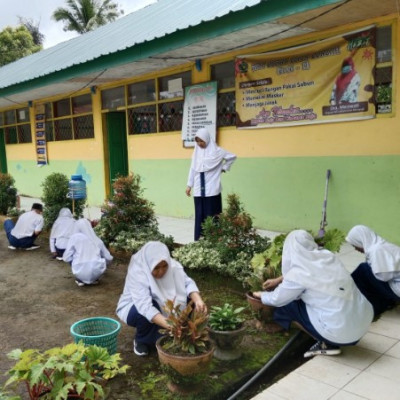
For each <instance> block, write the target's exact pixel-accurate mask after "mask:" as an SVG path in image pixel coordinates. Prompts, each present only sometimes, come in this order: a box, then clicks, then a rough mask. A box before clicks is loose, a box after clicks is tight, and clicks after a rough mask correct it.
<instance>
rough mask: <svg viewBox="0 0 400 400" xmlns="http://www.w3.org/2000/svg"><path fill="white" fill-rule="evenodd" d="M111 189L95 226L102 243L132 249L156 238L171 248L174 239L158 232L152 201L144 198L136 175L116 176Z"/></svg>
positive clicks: (135, 249)
mask: <svg viewBox="0 0 400 400" xmlns="http://www.w3.org/2000/svg"><path fill="white" fill-rule="evenodd" d="M113 192H114V193H113V195H112V196H111V198H110V199H109V200H108V201H107V202H106V203H105V204H104V205H103V206H102V211H103V216H102V218H101V219H100V221H99V223H98V224H97V226H96V227H95V231H96V233H97V235H98V236H99V237H100V238H101V239H102V240H103V241H104V243H106V244H107V245H109V246H110V247H114V248H115V249H117V250H124V251H129V252H135V251H137V250H138V249H139V248H140V247H141V246H142V245H143V244H144V243H146V242H148V241H149V240H158V241H161V242H163V243H165V244H166V245H167V246H168V248H169V249H170V250H172V247H173V238H172V237H171V236H165V235H163V234H162V233H160V232H159V229H158V222H157V218H156V215H155V212H154V209H153V203H151V202H150V201H148V200H147V199H145V198H144V197H143V189H142V188H141V178H140V176H139V175H134V174H130V175H128V176H119V177H118V178H117V179H115V180H114V182H113Z"/></svg>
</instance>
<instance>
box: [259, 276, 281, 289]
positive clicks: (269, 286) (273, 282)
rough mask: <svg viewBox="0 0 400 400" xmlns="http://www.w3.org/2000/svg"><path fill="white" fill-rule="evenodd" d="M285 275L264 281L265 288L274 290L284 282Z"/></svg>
mask: <svg viewBox="0 0 400 400" xmlns="http://www.w3.org/2000/svg"><path fill="white" fill-rule="evenodd" d="M282 280H283V277H282V276H280V277H279V278H275V279H267V280H266V281H265V282H264V283H263V289H265V290H267V291H270V290H274V289H275V288H276V287H277V286H278V285H280V284H281V283H282Z"/></svg>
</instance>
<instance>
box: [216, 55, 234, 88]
mask: <svg viewBox="0 0 400 400" xmlns="http://www.w3.org/2000/svg"><path fill="white" fill-rule="evenodd" d="M211 80H213V81H217V82H218V89H229V88H234V87H235V64H234V62H233V60H232V61H227V62H224V63H221V64H215V65H212V66H211Z"/></svg>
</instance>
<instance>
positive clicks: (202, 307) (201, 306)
mask: <svg viewBox="0 0 400 400" xmlns="http://www.w3.org/2000/svg"><path fill="white" fill-rule="evenodd" d="M190 299H191V300H193V303H194V309H195V310H196V311H203V312H207V306H206V304H205V303H204V301H203V299H202V298H201V296H200V293H198V292H192V293H190Z"/></svg>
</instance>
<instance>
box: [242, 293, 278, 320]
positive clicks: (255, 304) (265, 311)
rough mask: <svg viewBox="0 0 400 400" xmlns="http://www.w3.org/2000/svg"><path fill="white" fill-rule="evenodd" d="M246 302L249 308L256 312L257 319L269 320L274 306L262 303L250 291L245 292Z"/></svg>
mask: <svg viewBox="0 0 400 400" xmlns="http://www.w3.org/2000/svg"><path fill="white" fill-rule="evenodd" d="M246 298H247V302H248V303H249V305H250V307H251V309H252V310H253V311H254V312H255V313H256V315H257V319H259V320H260V321H270V320H271V319H272V314H273V312H274V307H272V306H267V305H266V304H263V303H262V302H261V300H260V299H259V298H257V297H254V296H253V294H252V293H251V292H247V293H246Z"/></svg>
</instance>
